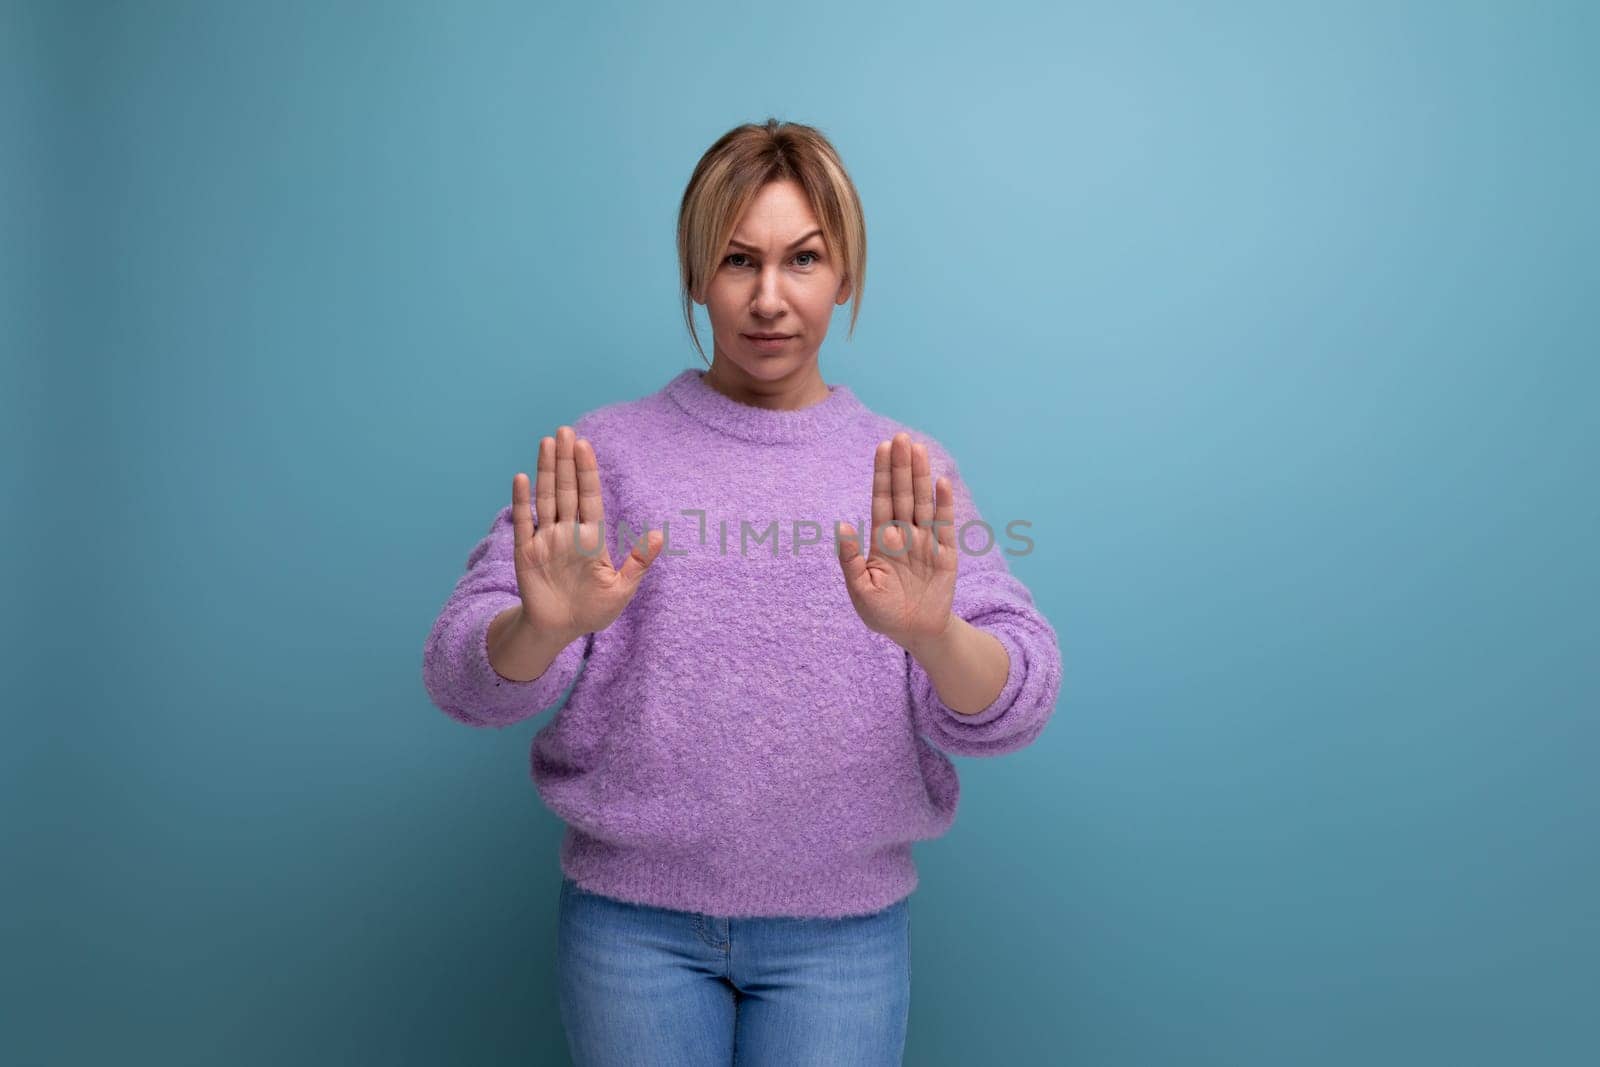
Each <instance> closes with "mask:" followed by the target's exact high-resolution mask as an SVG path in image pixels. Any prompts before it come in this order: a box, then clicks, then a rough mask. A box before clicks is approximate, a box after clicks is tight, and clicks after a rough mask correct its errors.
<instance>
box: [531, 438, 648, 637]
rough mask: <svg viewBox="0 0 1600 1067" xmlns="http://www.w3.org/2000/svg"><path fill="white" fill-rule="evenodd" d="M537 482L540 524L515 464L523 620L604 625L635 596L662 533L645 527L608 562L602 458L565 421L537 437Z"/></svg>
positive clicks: (577, 631) (573, 629)
mask: <svg viewBox="0 0 1600 1067" xmlns="http://www.w3.org/2000/svg"><path fill="white" fill-rule="evenodd" d="M535 489H536V495H535V502H536V503H537V505H538V511H539V522H538V524H537V525H535V523H534V515H533V508H532V507H531V506H530V504H529V495H528V476H527V475H526V474H524V473H522V472H521V471H518V472H517V474H516V476H515V477H514V478H512V480H511V519H512V525H513V527H514V529H515V531H516V551H515V553H514V558H515V560H516V566H517V589H518V591H519V592H520V594H521V596H522V617H523V620H524V621H525V622H527V623H528V624H530V625H531V626H532V627H534V629H535V630H537V631H538V632H541V633H556V634H565V635H567V636H569V638H570V639H572V640H576V639H577V638H579V637H582V636H583V635H584V634H588V633H594V632H596V631H598V630H603V629H605V628H606V627H607V626H610V625H611V623H612V621H613V620H615V619H616V617H617V616H618V615H620V614H622V609H623V608H625V607H627V606H628V601H630V600H632V599H633V594H634V591H635V590H637V589H638V588H639V582H640V581H641V580H642V579H643V578H644V575H645V571H646V570H648V569H649V567H650V564H651V563H653V562H655V558H656V556H657V555H659V554H660V552H661V545H662V541H663V537H662V534H661V532H660V531H657V530H651V531H649V532H648V534H647V536H646V538H645V544H644V545H639V544H635V545H633V546H632V548H631V550H630V551H629V553H628V558H627V559H626V560H625V561H624V562H623V564H622V568H621V569H620V570H618V569H616V568H614V567H613V566H612V564H611V552H610V549H609V548H607V546H606V539H605V536H604V526H603V525H602V524H603V523H604V521H605V506H604V504H603V503H602V501H601V497H600V466H599V464H598V463H597V462H596V461H595V455H594V446H593V445H591V444H590V443H589V442H588V440H586V439H584V440H578V439H576V431H574V430H573V428H572V427H570V426H561V427H559V428H557V430H556V435H555V437H544V438H541V439H540V440H539V466H538V482H537V485H536V487H535ZM574 520H576V530H574ZM596 546H598V551H596Z"/></svg>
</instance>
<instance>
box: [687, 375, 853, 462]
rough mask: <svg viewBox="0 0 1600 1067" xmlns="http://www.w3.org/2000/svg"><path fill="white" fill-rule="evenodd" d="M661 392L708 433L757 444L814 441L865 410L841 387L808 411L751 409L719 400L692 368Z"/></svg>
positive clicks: (833, 387) (730, 400)
mask: <svg viewBox="0 0 1600 1067" xmlns="http://www.w3.org/2000/svg"><path fill="white" fill-rule="evenodd" d="M662 392H664V393H665V394H666V395H667V396H668V397H669V398H670V399H671V400H672V401H673V402H674V403H676V404H677V405H678V406H679V407H680V408H682V409H683V410H684V411H685V412H686V413H687V414H689V415H691V416H693V417H694V418H695V419H697V420H699V421H700V422H702V423H704V424H705V425H707V426H709V427H710V428H711V429H713V430H716V431H718V432H719V433H725V434H728V435H729V436H731V437H737V438H740V439H742V440H745V441H755V442H757V443H760V444H780V443H784V442H790V441H815V440H819V439H821V438H823V437H826V436H827V435H828V434H830V433H833V432H834V431H836V430H838V429H839V428H840V427H842V426H843V425H844V424H845V423H847V422H849V421H850V420H851V419H852V418H854V417H855V416H857V415H859V414H860V413H861V412H863V411H865V410H866V406H865V405H864V404H862V402H861V400H860V398H858V397H857V396H856V394H855V393H853V392H851V391H850V387H849V386H848V385H844V384H836V385H830V386H828V396H827V398H826V399H825V400H819V401H818V402H817V403H815V404H811V405H809V406H807V407H803V408H794V409H792V410H787V411H780V410H776V409H773V408H761V407H756V406H755V405H754V404H745V403H742V402H740V401H738V400H735V399H733V398H732V397H730V396H724V395H723V394H722V393H720V392H718V391H717V390H716V389H715V388H713V387H712V386H711V385H708V384H707V383H706V380H705V372H704V371H702V370H700V369H698V368H696V367H689V368H688V369H686V370H684V371H683V372H682V373H681V374H679V375H678V376H677V377H676V378H673V379H672V380H671V381H670V382H668V383H667V384H666V386H665V387H664V388H663V389H662Z"/></svg>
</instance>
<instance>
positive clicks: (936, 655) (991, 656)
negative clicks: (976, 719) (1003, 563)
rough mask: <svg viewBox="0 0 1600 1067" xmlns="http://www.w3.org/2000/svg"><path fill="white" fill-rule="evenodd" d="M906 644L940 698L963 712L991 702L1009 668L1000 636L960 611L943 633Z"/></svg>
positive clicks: (998, 692) (993, 700) (951, 707)
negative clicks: (966, 618) (965, 616)
mask: <svg viewBox="0 0 1600 1067" xmlns="http://www.w3.org/2000/svg"><path fill="white" fill-rule="evenodd" d="M905 648H906V651H908V652H910V653H911V655H912V657H913V658H914V659H915V660H916V661H917V664H918V665H919V666H920V667H921V668H922V669H923V670H925V671H927V672H928V678H929V680H930V681H932V682H933V685H934V688H935V689H936V690H937V691H938V694H939V699H940V700H942V701H944V702H945V703H946V704H947V705H949V707H950V710H952V711H957V712H960V713H961V714H963V715H976V714H977V713H978V712H980V711H982V710H983V709H984V708H987V707H988V706H989V705H990V704H993V703H994V702H995V699H996V698H997V697H999V695H1000V691H1001V690H1002V689H1003V688H1005V684H1006V678H1007V677H1008V676H1009V674H1010V672H1011V657H1010V656H1009V655H1008V654H1007V653H1006V648H1005V646H1004V645H1003V644H1001V643H1000V639H999V638H997V637H995V636H994V635H993V634H991V633H989V632H988V631H986V630H983V629H980V628H979V627H977V626H974V625H972V624H971V623H969V622H967V620H965V619H963V618H961V617H960V616H959V615H951V616H950V625H948V626H947V627H945V630H944V632H943V633H942V634H940V635H938V636H937V637H932V638H927V639H925V640H923V641H920V642H913V643H912V644H909V645H906V646H905Z"/></svg>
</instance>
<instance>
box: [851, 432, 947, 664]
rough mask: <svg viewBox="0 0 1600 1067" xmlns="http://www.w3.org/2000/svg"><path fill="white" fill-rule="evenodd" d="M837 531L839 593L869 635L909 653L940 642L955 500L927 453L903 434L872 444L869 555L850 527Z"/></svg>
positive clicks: (945, 611) (924, 446)
mask: <svg viewBox="0 0 1600 1067" xmlns="http://www.w3.org/2000/svg"><path fill="white" fill-rule="evenodd" d="M936 494H937V499H935V497H936ZM891 522H892V523H894V525H889V524H890V523H891ZM839 530H840V532H839V533H838V534H837V536H836V537H835V541H836V544H837V546H838V550H839V566H840V567H841V568H842V569H843V571H844V584H845V588H846V589H847V590H848V591H849V593H850V602H851V603H852V604H853V605H855V609H856V614H857V615H859V616H861V621H862V622H863V623H865V624H866V626H867V629H869V630H872V631H873V632H874V633H880V634H883V635H884V636H886V637H888V638H890V639H891V640H893V641H894V642H895V643H896V644H898V645H900V646H901V647H902V648H905V649H907V650H911V649H913V648H914V647H916V646H918V645H922V644H925V643H927V642H930V641H932V640H934V639H937V638H938V637H939V636H941V635H942V634H943V633H944V632H945V629H946V627H948V626H949V625H950V622H951V620H952V619H953V618H954V616H953V615H952V614H951V607H952V605H953V604H954V602H955V594H956V567H957V557H956V530H955V493H954V491H953V490H952V488H951V486H950V479H949V478H945V477H941V478H939V480H938V483H937V485H936V484H935V483H934V479H933V471H932V468H931V467H930V465H929V463H928V447H927V446H926V445H924V444H921V443H917V444H913V443H912V442H911V435H910V434H908V433H904V432H902V433H897V434H895V435H894V438H893V439H892V440H889V441H880V442H878V450H877V452H876V454H875V455H874V456H873V461H872V530H871V531H869V536H870V537H871V541H870V544H869V545H868V548H869V552H868V554H867V555H865V556H863V555H862V554H861V545H860V543H859V541H860V536H861V535H858V534H857V533H856V531H855V528H854V527H853V526H851V525H850V524H849V523H847V522H841V523H840V524H839ZM880 542H881V544H880Z"/></svg>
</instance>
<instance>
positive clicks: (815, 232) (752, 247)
mask: <svg viewBox="0 0 1600 1067" xmlns="http://www.w3.org/2000/svg"><path fill="white" fill-rule="evenodd" d="M821 233H822V231H821V230H812V231H811V232H810V233H808V234H806V235H805V236H804V237H802V238H800V239H799V240H797V241H795V242H794V244H791V245H790V246H789V247H790V248H793V247H795V245H803V244H805V243H806V242H807V241H809V240H811V239H812V238H813V237H817V236H820V235H821ZM728 243H729V244H730V245H735V246H737V247H739V248H748V249H749V250H750V251H752V252H759V251H761V249H759V248H757V247H756V246H755V245H747V244H745V243H744V242H743V241H738V240H734V239H732V238H730V239H729V240H728Z"/></svg>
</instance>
